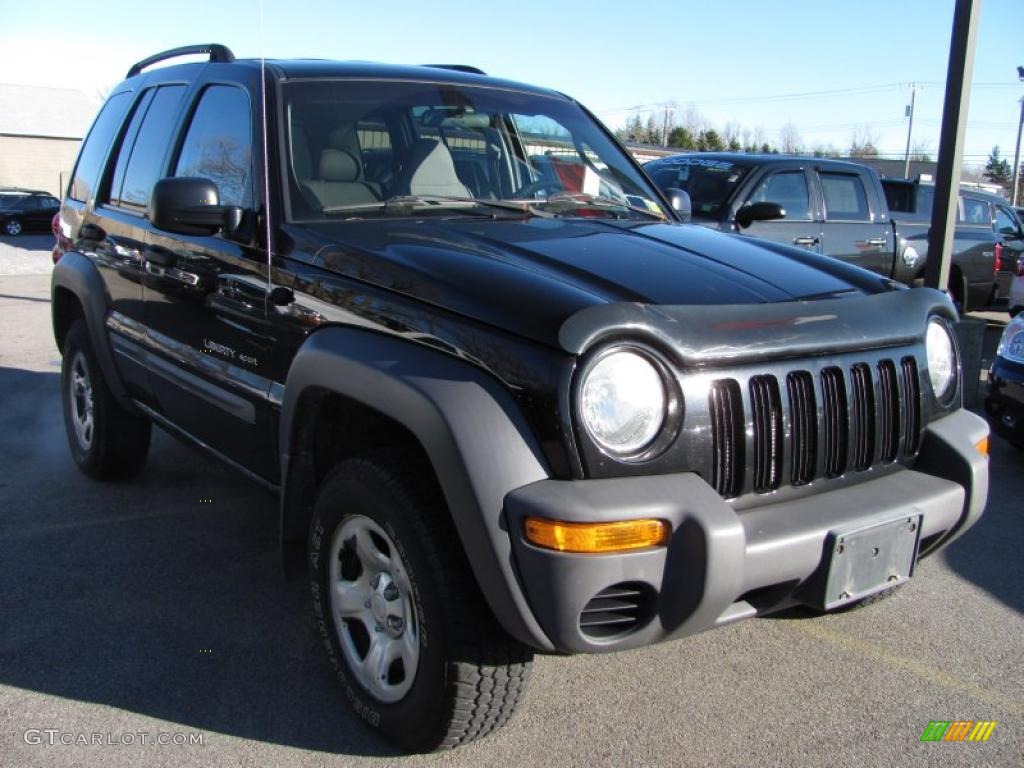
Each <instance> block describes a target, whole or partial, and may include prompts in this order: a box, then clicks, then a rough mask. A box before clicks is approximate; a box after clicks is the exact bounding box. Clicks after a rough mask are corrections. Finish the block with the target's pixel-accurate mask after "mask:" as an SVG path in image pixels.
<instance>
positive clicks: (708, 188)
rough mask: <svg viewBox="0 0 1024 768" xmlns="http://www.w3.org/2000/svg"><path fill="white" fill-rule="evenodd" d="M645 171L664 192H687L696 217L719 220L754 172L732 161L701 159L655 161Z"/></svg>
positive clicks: (746, 166) (685, 157) (696, 156)
mask: <svg viewBox="0 0 1024 768" xmlns="http://www.w3.org/2000/svg"><path fill="white" fill-rule="evenodd" d="M644 167H645V169H646V171H647V172H648V173H649V174H650V175H651V178H652V179H654V183H655V184H657V185H658V186H659V187H661V188H662V189H666V188H668V187H676V188H678V189H681V190H683V191H684V192H686V193H687V194H688V195H689V196H690V204H691V206H692V207H693V215H694V216H702V217H706V218H708V217H709V218H718V216H719V214H720V213H721V211H722V208H723V206H725V204H726V203H727V202H728V201H729V198H731V197H732V194H733V192H735V191H736V187H737V186H739V184H740V182H741V181H742V180H743V179H744V178H745V177H746V175H747V174H748V173H749V172H750V169H751V168H752V166H749V165H743V164H740V163H734V162H732V161H731V160H713V159H710V158H703V157H700V156H699V155H684V156H683V157H673V158H669V159H667V160H655V161H653V162H650V163H648V164H647V165H646V166H644Z"/></svg>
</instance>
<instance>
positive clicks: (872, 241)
mask: <svg viewBox="0 0 1024 768" xmlns="http://www.w3.org/2000/svg"><path fill="white" fill-rule="evenodd" d="M864 242H865V243H867V244H868V245H871V246H874V247H876V248H884V247H885V244H886V243H888V242H889V240H888V239H887V238H884V237H872V238H869V239H868V240H865V241H864Z"/></svg>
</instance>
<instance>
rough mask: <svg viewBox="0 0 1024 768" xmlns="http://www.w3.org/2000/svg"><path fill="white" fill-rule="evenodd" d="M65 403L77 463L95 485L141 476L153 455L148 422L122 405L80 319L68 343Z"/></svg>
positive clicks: (63, 373) (63, 384) (63, 386)
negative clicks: (111, 388) (150, 446)
mask: <svg viewBox="0 0 1024 768" xmlns="http://www.w3.org/2000/svg"><path fill="white" fill-rule="evenodd" d="M63 354H64V361H63V364H62V365H61V401H62V403H63V406H64V430H65V432H66V433H67V438H68V446H69V447H70V448H71V457H72V458H73V459H74V460H75V464H77V465H78V468H79V469H80V470H82V472H84V473H85V474H86V475H88V476H89V477H92V478H94V479H96V480H120V479H125V478H129V477H132V476H134V475H136V474H138V473H139V471H140V470H141V469H142V467H143V466H144V465H145V463H146V456H147V454H148V453H149V439H150V434H151V431H152V427H151V425H150V423H149V420H148V419H146V418H144V417H142V416H138V415H136V414H133V413H129V412H128V411H126V410H125V409H124V408H122V407H121V404H120V403H118V402H117V400H116V399H115V397H114V395H113V393H112V392H111V391H110V388H109V387H108V386H107V382H106V380H105V379H104V378H103V371H102V369H101V368H100V366H99V362H98V361H97V360H96V355H95V353H94V352H93V349H92V344H91V343H90V341H89V332H88V329H87V328H86V326H85V321H84V320H82V319H81V318H80V319H78V320H76V321H75V322H74V323H73V324H72V326H71V329H70V330H69V331H68V335H67V336H66V337H65V340H64V351H63Z"/></svg>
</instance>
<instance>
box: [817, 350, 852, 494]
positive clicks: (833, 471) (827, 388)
mask: <svg viewBox="0 0 1024 768" xmlns="http://www.w3.org/2000/svg"><path fill="white" fill-rule="evenodd" d="M821 399H822V411H823V413H822V420H823V422H824V423H823V427H824V433H825V446H824V449H825V476H826V477H839V475H841V474H843V471H844V470H845V469H846V453H847V441H848V440H849V428H848V425H847V404H846V383H845V382H844V380H843V370H842V369H841V368H836V367H835V366H831V367H828V368H824V369H822V371H821Z"/></svg>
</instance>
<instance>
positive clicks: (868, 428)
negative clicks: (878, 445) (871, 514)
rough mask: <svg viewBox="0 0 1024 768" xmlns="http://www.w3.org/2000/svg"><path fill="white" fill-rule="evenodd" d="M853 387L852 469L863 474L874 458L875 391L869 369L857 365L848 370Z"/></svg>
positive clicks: (868, 367)
mask: <svg viewBox="0 0 1024 768" xmlns="http://www.w3.org/2000/svg"><path fill="white" fill-rule="evenodd" d="M850 379H851V383H852V385H853V408H852V411H851V414H850V421H851V423H852V425H853V468H854V469H855V470H857V471H858V472H863V471H864V470H865V469H867V468H868V467H870V466H871V462H872V460H873V459H874V458H875V390H874V386H873V385H872V382H871V367H870V366H868V365H867V364H865V363H857V364H856V365H854V366H853V367H852V368H850Z"/></svg>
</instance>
